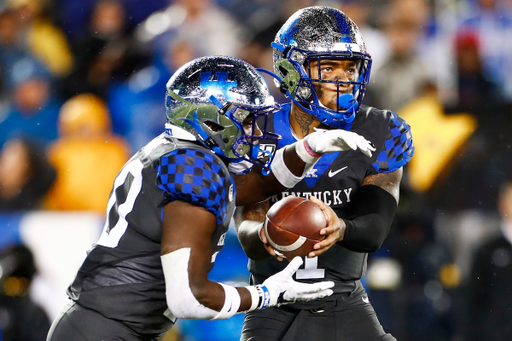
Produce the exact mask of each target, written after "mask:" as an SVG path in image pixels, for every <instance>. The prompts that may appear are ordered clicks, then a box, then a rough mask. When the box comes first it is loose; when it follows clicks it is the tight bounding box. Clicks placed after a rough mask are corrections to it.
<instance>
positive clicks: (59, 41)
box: [0, 0, 512, 341]
mask: <svg viewBox="0 0 512 341" xmlns="http://www.w3.org/2000/svg"><path fill="white" fill-rule="evenodd" d="M312 5H327V6H331V7H336V8H339V9H341V10H342V11H343V12H345V13H346V14H347V15H348V16H349V17H350V18H352V19H353V20H354V21H355V23H356V24H357V25H358V26H359V28H360V30H361V33H362V35H363V39H364V40H365V42H366V45H367V47H368V49H369V53H370V54H371V56H372V61H373V64H372V73H371V77H370V84H369V86H368V90H367V95H366V97H365V99H364V102H363V103H364V104H366V105H370V106H375V107H379V108H382V109H389V110H392V111H394V112H396V113H398V114H399V115H400V116H402V117H403V118H404V119H406V120H407V122H408V123H409V124H410V126H411V127H412V132H413V136H414V143H415V146H416V155H415V156H414V158H413V159H412V160H411V163H410V165H407V166H406V167H405V174H404V179H403V180H402V183H401V199H400V205H399V207H398V211H397V214H396V216H395V220H394V223H393V226H392V228H391V232H390V235H389V237H388V239H387V240H386V242H385V244H384V246H383V247H382V248H381V249H380V250H379V251H377V252H375V253H373V254H371V255H370V258H369V266H368V270H367V275H366V276H365V278H364V284H365V286H366V287H367V289H368V292H369V295H370V299H371V300H372V303H373V305H374V307H375V310H376V311H377V313H378V315H379V318H380V320H381V323H382V324H383V325H384V327H385V329H386V330H388V331H389V332H391V333H392V334H393V335H394V336H395V337H396V338H397V339H398V340H401V341H408V340H415V341H418V340H436V341H464V340H467V341H469V340H477V339H478V340H481V341H483V340H487V339H489V340H491V339H492V340H494V341H496V340H511V339H512V327H511V326H510V323H509V321H510V320H511V319H512V307H511V306H510V305H507V304H506V302H503V303H502V304H497V303H496V302H494V301H493V302H490V303H489V305H488V306H483V305H482V303H480V304H478V303H475V302H482V300H483V299H487V300H500V298H501V299H504V298H507V297H512V289H511V288H512V282H510V270H512V247H511V245H510V244H511V243H512V239H511V238H510V232H508V234H507V233H505V237H506V238H505V239H504V240H503V243H502V244H500V246H499V247H496V248H495V249H491V251H488V252H487V253H489V252H490V253H491V254H490V255H488V254H486V255H487V256H488V257H487V258H484V259H483V260H482V259H476V255H480V254H482V252H483V251H480V252H477V250H478V249H479V247H480V246H481V245H483V244H484V242H485V241H486V240H488V239H491V238H493V237H494V236H498V235H500V233H501V232H500V230H501V227H503V226H507V223H503V224H502V223H501V222H502V220H505V219H506V217H508V215H507V213H503V212H506V208H504V206H505V205H507V201H506V200H505V199H503V198H504V197H505V196H506V194H503V193H504V191H505V190H504V189H503V186H502V185H503V184H508V185H509V184H510V180H511V179H512V178H511V177H510V175H509V174H510V173H511V170H512V147H511V146H512V135H511V134H510V133H509V130H510V127H512V1H511V0H387V1H370V0H338V1H334V0H330V1H314V0H250V1H248V0H152V1H141V0H81V1H70V0H2V1H0V252H2V251H6V252H7V251H9V252H11V251H10V250H11V249H10V247H11V246H13V245H16V240H10V239H8V238H4V237H2V235H7V234H4V232H3V231H7V230H8V229H9V228H10V227H9V222H10V219H11V218H10V217H11V216H12V214H14V213H19V212H21V213H24V212H27V211H34V210H36V211H66V212H69V211H73V212H74V211H92V212H95V213H97V214H100V215H102V214H104V208H105V206H106V204H107V200H108V194H109V192H110V189H111V184H112V181H113V179H114V177H115V175H116V174H117V172H118V170H119V169H120V167H121V166H122V165H123V164H124V163H125V162H126V161H127V160H128V158H129V157H130V155H132V154H133V153H134V152H135V151H137V150H138V149H139V148H141V147H142V146H144V145H145V144H146V143H148V142H149V141H150V140H151V139H152V138H153V137H154V136H157V135H158V134H160V133H161V132H162V131H163V127H164V124H165V109H164V95H165V84H166V82H167V81H168V79H169V78H170V76H171V75H172V74H173V72H174V71H176V70H177V69H178V68H179V67H180V66H182V65H184V64H185V63H187V62H188V61H190V60H192V59H194V58H198V57H201V56H207V55H216V54H222V55H229V56H234V57H238V58H241V59H243V60H245V61H247V62H249V63H250V64H252V65H254V66H255V67H262V68H265V69H267V70H272V48H271V46H270V43H271V42H272V41H273V40H274V37H275V34H276V33H277V31H278V29H279V28H280V27H281V26H282V25H283V23H284V22H285V21H286V19H287V18H288V17H289V16H290V15H291V14H292V13H294V12H295V11H296V10H298V9H300V8H303V7H306V6H312ZM265 77H267V76H265ZM267 81H268V83H269V85H270V88H271V91H273V95H274V97H275V98H276V100H277V101H278V102H280V101H282V100H284V97H283V95H282V94H281V93H280V92H279V89H277V88H275V87H274V86H273V84H272V83H273V82H272V80H271V79H270V78H267ZM500 188H501V190H500ZM508 196H510V194H508ZM508 201H510V199H508ZM508 205H512V204H511V203H508ZM508 210H510V208H508ZM509 212H510V211H509ZM500 214H501V215H500ZM5 233H7V232H5ZM507 236H508V237H507ZM231 238H232V239H233V236H232V237H231ZM235 239H236V237H234V240H235ZM507 241H508V244H507ZM235 242H236V240H235ZM14 250H16V249H14ZM241 257H243V254H242V255H241ZM4 259H8V258H7V257H5V256H2V257H0V266H1V265H2V264H4V263H2V262H3V260H4ZM473 259H476V261H475V264H476V265H475V266H473ZM238 261H240V260H238ZM482 262H483V263H482ZM486 262H487V263H486ZM36 263H37V262H36ZM242 263H243V265H244V266H245V263H246V260H245V259H244V261H243V262H242ZM491 265H492V267H496V271H491V272H485V271H484V269H485V268H486V266H487V267H491ZM507 269H508V270H509V271H508V272H507V271H506V270H507ZM1 270H2V268H1V267H0V284H1V286H0V287H1V288H3V290H2V291H0V297H1V299H0V340H5V341H10V340H27V341H28V340H44V339H45V337H46V332H47V331H46V330H44V336H40V337H39V338H36V337H35V336H31V337H33V338H25V339H22V337H23V336H11V335H13V333H15V332H13V330H18V329H19V328H18V327H15V326H13V325H14V324H15V323H16V321H19V320H16V319H13V318H10V317H9V315H8V314H9V312H10V311H11V310H10V309H11V308H10V305H12V306H14V305H16V303H13V302H14V301H13V300H15V299H20V298H22V297H24V298H26V296H27V295H28V294H27V292H28V291H29V290H28V289H26V288H25V289H24V290H12V288H13V287H12V286H13V285H14V284H12V283H15V282H13V281H12V280H9V279H10V278H14V277H16V278H23V276H26V277H27V278H30V280H32V277H33V270H30V271H29V272H30V273H29V274H25V275H23V274H21V275H20V271H21V272H23V271H22V270H19V269H18V270H17V271H14V270H13V272H12V273H7V272H5V271H1ZM225 271H226V270H225ZM478 271H480V272H478ZM482 273H484V274H485V277H486V278H485V281H486V284H487V286H484V285H481V286H480V285H478V284H480V283H479V281H483V280H484V278H483V277H482V276H484V275H482ZM507 273H508V275H506V276H504V274H507ZM229 275H231V276H232V277H233V278H235V277H236V278H239V276H238V275H237V274H228V276H229ZM247 280H248V278H247ZM5 283H8V284H9V283H10V285H11V286H9V285H6V284H5ZM16 283H18V282H16ZM20 283H21V282H20ZM6 288H7V289H6ZM9 288H10V290H8V289H9ZM495 288H496V290H498V289H499V290H501V291H499V294H490V291H492V290H494V289H495ZM33 295H34V294H33ZM34 299H35V300H37V298H36V297H35V298H34ZM498 303H499V302H498ZM488 307H490V308H488ZM18 309H19V306H18ZM30 309H35V308H30ZM477 309H480V310H483V311H485V312H487V313H488V314H487V315H486V314H484V315H485V318H475V311H476V310H477ZM48 314H49V316H50V319H53V318H54V316H51V315H52V314H51V313H48ZM6 316H7V317H6ZM39 318H40V317H39ZM40 320H41V321H43V320H44V319H43V318H40ZM237 321H238V322H240V326H235V328H241V320H237ZM486 321H487V322H486ZM489 321H494V322H493V324H492V325H493V326H494V327H493V329H496V328H500V326H501V327H503V328H504V329H503V331H502V332H501V333H498V334H497V335H494V336H492V338H491V336H489V335H487V334H486V333H485V330H484V329H483V328H484V327H485V326H486V324H489V323H490V322H489ZM41 323H44V326H47V321H46V320H44V322H41ZM187 323H188V324H189V323H192V322H184V324H183V326H182V328H181V329H180V328H178V329H176V330H174V329H173V334H174V335H169V339H171V338H174V339H177V340H196V338H197V337H200V338H197V340H216V338H215V335H213V334H215V333H203V334H201V336H197V335H194V334H193V332H192V330H193V329H194V328H191V327H187ZM195 323H198V324H199V325H200V324H201V323H202V322H200V321H197V322H195ZM216 323H219V324H221V323H226V322H221V321H219V322H216ZM210 326H211V325H203V328H210ZM225 326H229V327H226V328H233V326H232V324H225ZM487 327H488V325H487ZM41 329H44V328H41ZM215 330H216V331H217V330H219V332H220V331H221V330H222V329H215ZM189 331H190V332H189ZM482 332H483V334H479V333H482ZM233 334H234V336H233V340H237V339H238V337H239V334H238V335H236V334H237V333H233ZM2 335H3V336H4V338H3V339H2ZM225 335H230V334H229V333H228V334H225ZM475 335H480V336H478V337H479V338H477V339H475ZM487 337H489V338H487Z"/></svg>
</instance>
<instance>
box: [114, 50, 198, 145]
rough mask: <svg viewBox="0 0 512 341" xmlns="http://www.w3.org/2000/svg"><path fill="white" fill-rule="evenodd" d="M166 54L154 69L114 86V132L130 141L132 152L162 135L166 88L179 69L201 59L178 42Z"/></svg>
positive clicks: (157, 58) (157, 61)
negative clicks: (163, 94)
mask: <svg viewBox="0 0 512 341" xmlns="http://www.w3.org/2000/svg"><path fill="white" fill-rule="evenodd" d="M166 52H167V53H166V54H165V55H163V56H161V55H158V54H157V55H156V56H155V58H154V61H153V64H152V65H150V66H148V67H146V68H144V69H142V70H140V71H138V72H136V73H134V74H133V75H132V76H131V77H130V78H129V79H128V81H126V82H125V83H122V84H120V85H117V86H114V87H113V88H112V89H111V91H110V93H109V99H108V105H109V107H110V109H111V110H110V112H111V116H112V123H113V127H114V132H116V133H118V134H121V135H122V136H124V137H125V138H126V139H127V141H129V143H130V147H131V150H132V152H136V151H137V150H139V149H140V148H142V146H144V145H145V144H147V143H148V142H149V141H151V140H152V139H153V138H154V137H155V136H157V135H160V134H161V133H162V127H163V126H164V124H165V115H163V114H162V93H163V91H165V90H164V89H165V85H166V84H167V81H168V80H169V78H170V77H171V75H172V74H173V73H174V72H175V71H176V70H177V69H178V68H179V67H181V66H182V65H185V64H186V63H188V62H189V61H191V60H193V59H195V58H197V57H199V55H198V54H197V52H196V51H195V50H194V47H193V44H191V43H190V42H188V41H176V42H174V43H173V44H170V45H169V47H168V50H167V51H166Z"/></svg>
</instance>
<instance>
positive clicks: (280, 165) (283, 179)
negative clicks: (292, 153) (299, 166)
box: [271, 148, 304, 188]
mask: <svg viewBox="0 0 512 341" xmlns="http://www.w3.org/2000/svg"><path fill="white" fill-rule="evenodd" d="M284 150H285V148H281V149H278V150H277V152H276V154H275V156H274V160H272V165H271V169H272V173H273V174H274V176H275V177H276V179H277V181H279V182H280V183H281V185H283V186H284V187H286V188H292V187H295V185H296V184H298V183H299V182H300V181H301V180H302V179H303V178H304V177H298V176H296V175H295V174H293V173H292V172H291V171H290V170H289V169H288V166H286V164H285V163H284V158H283V156H284ZM297 154H298V153H297ZM299 157H300V156H299Z"/></svg>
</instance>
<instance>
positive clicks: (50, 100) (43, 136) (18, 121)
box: [0, 58, 61, 147]
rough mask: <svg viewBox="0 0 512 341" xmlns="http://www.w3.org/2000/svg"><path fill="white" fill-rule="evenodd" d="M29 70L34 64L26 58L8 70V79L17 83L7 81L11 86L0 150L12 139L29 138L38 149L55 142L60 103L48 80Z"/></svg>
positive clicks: (0, 139)
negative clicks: (53, 93) (9, 71)
mask: <svg viewBox="0 0 512 341" xmlns="http://www.w3.org/2000/svg"><path fill="white" fill-rule="evenodd" d="M32 69H34V63H33V62H32V61H31V60H30V59H28V58H24V59H21V60H19V61H17V62H16V63H15V65H14V67H13V69H11V74H10V75H9V76H11V77H13V78H16V79H14V80H11V81H10V82H13V83H14V86H13V92H12V93H9V95H10V96H12V102H11V103H10V106H9V108H8V110H7V113H6V114H5V118H4V119H3V120H2V121H0V147H1V146H2V145H3V144H4V143H5V141H7V140H8V139H9V138H12V137H20V136H27V137H31V138H34V139H36V140H38V143H40V144H41V146H45V145H47V144H48V143H49V142H51V141H53V140H54V139H56V138H57V117H58V114H59V108H60V105H61V103H60V100H59V99H58V98H56V97H55V96H53V95H52V93H51V91H52V90H51V81H50V79H48V78H47V77H45V76H44V75H42V74H40V73H38V72H37V71H36V70H32ZM27 73H28V75H27ZM17 78H22V79H21V80H19V79H17Z"/></svg>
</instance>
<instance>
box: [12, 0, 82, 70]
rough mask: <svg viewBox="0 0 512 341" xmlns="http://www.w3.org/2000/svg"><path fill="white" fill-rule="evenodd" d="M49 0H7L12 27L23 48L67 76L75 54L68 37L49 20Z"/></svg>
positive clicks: (49, 68) (19, 45)
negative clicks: (72, 52) (72, 51)
mask: <svg viewBox="0 0 512 341" xmlns="http://www.w3.org/2000/svg"><path fill="white" fill-rule="evenodd" d="M49 3H50V1H49V0H7V6H8V8H9V10H8V11H9V12H10V15H12V17H13V19H14V21H13V22H12V26H11V27H10V30H11V34H12V36H13V38H15V40H13V41H12V42H13V43H15V44H16V45H17V46H18V47H19V48H20V49H22V50H24V51H26V52H28V53H30V54H31V55H33V56H34V57H35V58H37V59H38V60H39V61H40V62H41V63H42V64H44V65H45V67H46V68H47V69H48V70H49V71H50V72H51V73H52V75H53V76H55V77H59V78H60V77H63V76H65V75H67V74H68V73H69V72H70V71H71V68H72V65H73V56H72V54H71V50H70V47H69V44H68V41H67V38H66V36H65V35H64V33H63V32H62V30H61V29H60V28H58V27H57V26H55V24H54V23H53V22H52V20H51V19H50V17H49V15H48V13H49V7H48V5H49Z"/></svg>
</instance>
